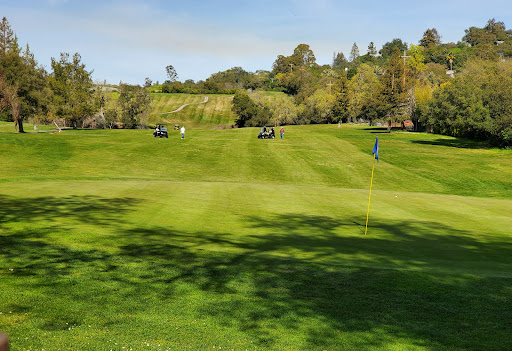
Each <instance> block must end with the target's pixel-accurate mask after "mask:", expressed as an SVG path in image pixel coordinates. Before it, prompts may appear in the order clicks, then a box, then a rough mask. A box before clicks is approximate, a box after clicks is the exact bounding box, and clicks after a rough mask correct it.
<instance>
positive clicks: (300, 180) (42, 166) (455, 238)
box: [0, 123, 512, 350]
mask: <svg viewBox="0 0 512 351" xmlns="http://www.w3.org/2000/svg"><path fill="white" fill-rule="evenodd" d="M11 128H12V124H6V123H0V284H1V289H0V313H1V314H0V330H4V331H6V332H8V333H9V334H10V335H11V340H12V349H13V350H25V349H39V350H40V349H46V350H71V349H80V350H96V349H100V350H103V349H115V350H122V349H123V347H124V349H130V348H132V349H134V350H136V349H137V350H138V349H147V350H166V349H172V350H176V349H179V350H181V349H193V350H197V349H213V348H214V347H215V349H220V348H221V349H230V350H231V349H235V350H240V349H243V350H245V349H268V350H282V349H289V350H298V349H300V350H307V349H313V350H325V349H327V350H382V349H393V350H452V349H454V350H460V349H465V350H491V349H493V350H506V349H510V348H511V347H512V340H511V339H510V332H511V329H510V326H511V321H512V320H511V317H510V316H511V312H512V273H511V272H512V261H511V260H510V257H511V254H512V228H511V226H510V213H512V193H511V188H512V187H511V185H512V184H511V183H512V178H511V169H512V168H511V166H512V158H511V156H512V154H511V152H510V151H503V150H497V149H485V148H483V149H478V148H465V147H464V144H463V141H461V143H462V145H461V144H458V141H457V139H453V138H446V137H440V136H435V135H427V134H412V133H411V134H408V133H392V134H389V135H388V134H375V133H374V132H379V130H378V129H369V130H367V129H365V128H361V127H343V128H339V129H338V128H337V127H336V126H325V125H324V126H295V127H286V134H285V139H284V140H282V141H281V140H258V139H257V138H256V135H257V129H235V130H220V131H215V130H209V127H208V126H206V127H205V128H200V126H198V127H197V128H193V127H192V128H190V129H187V137H186V139H185V140H181V139H180V138H179V135H178V134H177V133H176V134H172V133H171V135H170V138H169V139H165V140H164V139H156V138H152V136H151V131H148V130H138V131H137V130H135V131H123V130H106V131H88V130H87V131H86V130H84V131H71V130H67V131H64V132H63V133H62V134H60V135H55V134H54V135H51V134H49V133H39V134H26V135H18V134H14V133H12V131H11ZM377 135H378V136H379V140H380V158H381V160H380V162H379V163H378V164H377V165H376V168H375V179H374V191H373V195H372V204H371V212H370V222H369V228H368V235H367V236H366V237H365V236H364V234H363V232H364V224H365V219H366V208H367V200H368V189H367V188H368V186H369V177H370V173H371V164H372V157H371V150H372V147H373V143H374V142H375V136H377ZM457 146H460V147H457Z"/></svg>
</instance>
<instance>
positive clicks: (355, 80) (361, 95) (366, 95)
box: [347, 63, 380, 122]
mask: <svg viewBox="0 0 512 351" xmlns="http://www.w3.org/2000/svg"><path fill="white" fill-rule="evenodd" d="M379 86H380V83H379V80H378V78H377V75H376V74H375V71H374V70H373V68H372V67H371V66H370V65H368V64H366V63H363V64H361V65H360V66H359V67H358V68H357V72H356V74H355V75H354V76H353V77H352V78H351V79H350V82H349V91H350V92H349V104H348V115H347V120H348V122H351V121H356V120H357V119H358V118H365V115H364V112H363V110H364V109H365V108H368V104H369V103H370V102H373V101H372V97H373V96H376V95H377V92H378V91H379ZM366 111H368V109H367V110H366Z"/></svg>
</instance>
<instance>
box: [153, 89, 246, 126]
mask: <svg viewBox="0 0 512 351" xmlns="http://www.w3.org/2000/svg"><path fill="white" fill-rule="evenodd" d="M151 96H152V98H153V102H152V107H153V111H152V114H151V116H150V119H149V123H159V122H165V123H169V124H180V125H183V124H185V125H188V126H192V127H195V128H199V127H204V128H212V127H214V126H231V125H232V124H233V123H234V121H235V119H236V115H235V114H234V113H233V112H232V111H231V101H232V100H233V97H232V96H231V95H207V96H208V102H207V103H205V104H194V105H189V106H186V107H185V108H183V109H182V110H181V111H179V112H176V113H172V114H169V113H166V112H170V111H174V110H176V109H178V108H179V107H180V106H182V105H185V104H190V103H199V102H202V101H203V100H204V97H205V96H206V95H194V94H165V93H154V94H151Z"/></svg>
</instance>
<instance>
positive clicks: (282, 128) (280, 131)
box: [279, 127, 284, 139]
mask: <svg viewBox="0 0 512 351" xmlns="http://www.w3.org/2000/svg"><path fill="white" fill-rule="evenodd" d="M279 134H281V139H283V135H284V127H281V129H280V130H279Z"/></svg>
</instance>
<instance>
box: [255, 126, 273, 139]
mask: <svg viewBox="0 0 512 351" xmlns="http://www.w3.org/2000/svg"><path fill="white" fill-rule="evenodd" d="M275 137H276V133H275V132H274V127H271V128H270V129H267V127H266V126H264V127H263V128H261V129H260V133H259V134H258V139H274V138H275Z"/></svg>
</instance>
